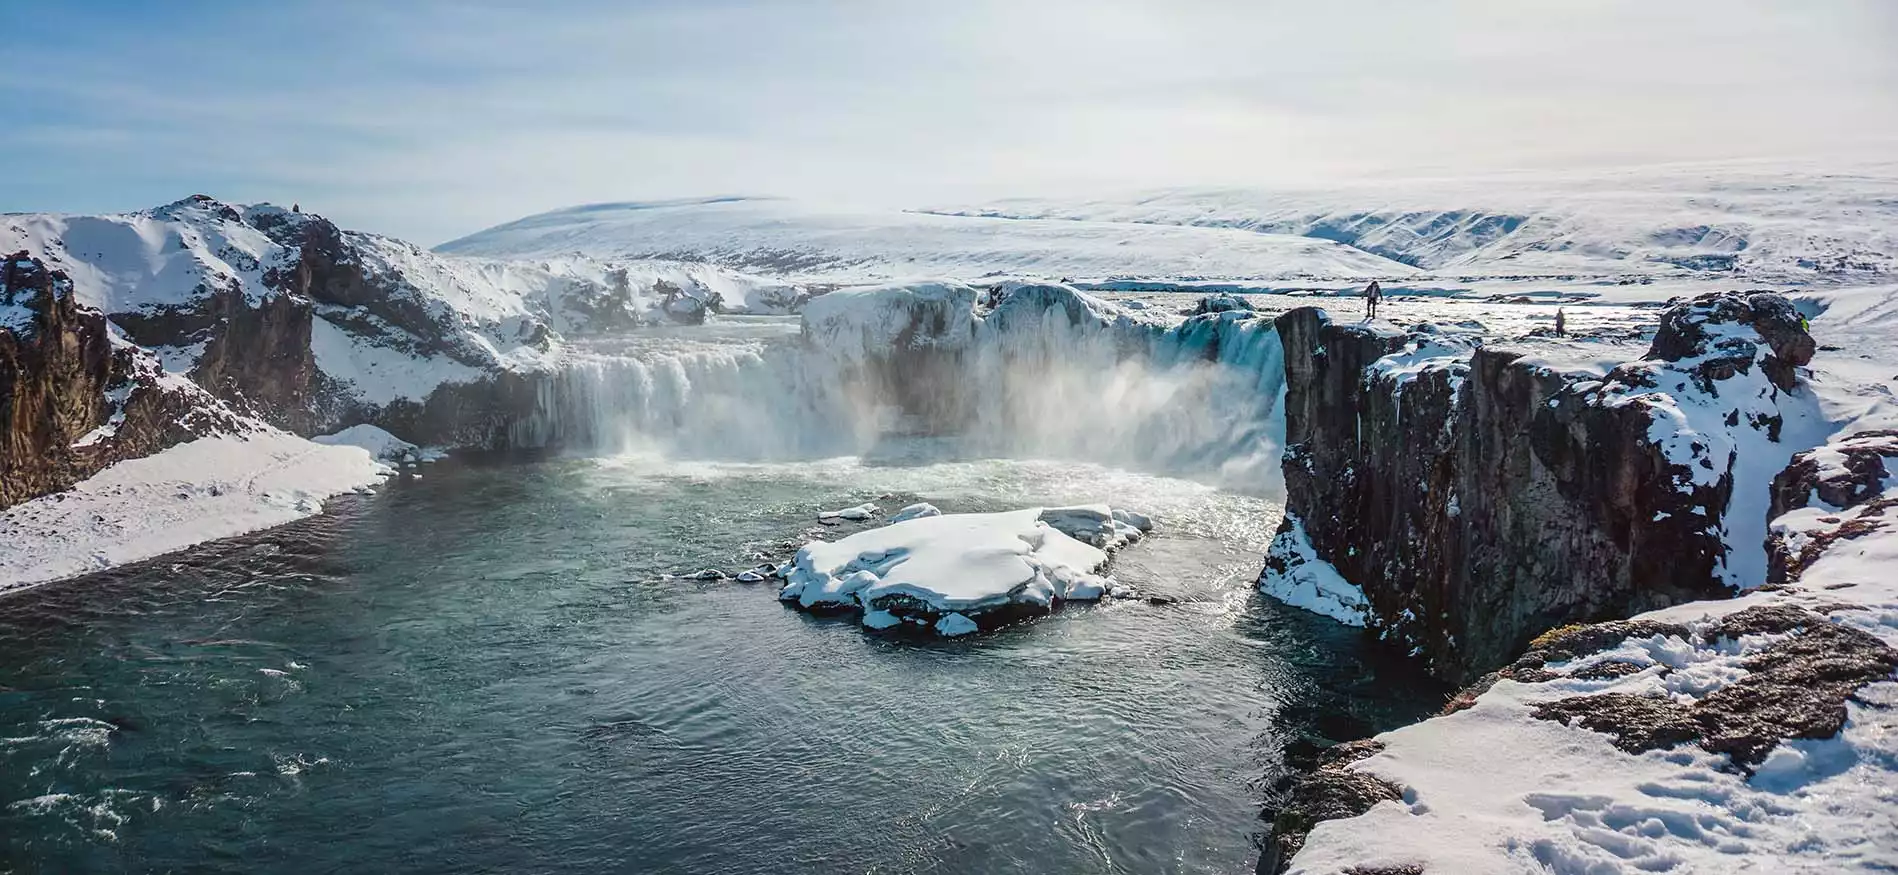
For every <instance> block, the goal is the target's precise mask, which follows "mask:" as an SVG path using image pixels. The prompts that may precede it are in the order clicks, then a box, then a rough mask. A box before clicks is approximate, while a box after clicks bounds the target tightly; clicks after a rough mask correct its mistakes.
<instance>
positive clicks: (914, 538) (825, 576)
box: [778, 506, 1131, 635]
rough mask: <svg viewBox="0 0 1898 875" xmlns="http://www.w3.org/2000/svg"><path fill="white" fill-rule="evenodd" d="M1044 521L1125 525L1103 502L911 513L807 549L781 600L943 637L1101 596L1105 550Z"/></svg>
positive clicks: (1086, 526) (1110, 527)
mask: <svg viewBox="0 0 1898 875" xmlns="http://www.w3.org/2000/svg"><path fill="white" fill-rule="evenodd" d="M1097 510H1098V511H1099V513H1098V514H1097V513H1094V511H1097ZM1049 518H1052V519H1054V520H1056V521H1057V522H1058V523H1061V524H1062V525H1064V526H1067V527H1069V528H1073V529H1075V530H1077V531H1081V532H1083V533H1094V532H1098V531H1100V530H1101V529H1102V528H1103V527H1105V529H1106V530H1107V531H1116V530H1117V529H1116V526H1117V525H1128V524H1126V523H1117V521H1115V520H1114V518H1113V512H1112V511H1111V510H1109V509H1107V508H1106V507H1104V506H1102V507H1098V508H1058V509H1055V510H1054V511H1053V512H1052V513H1049V512H1044V511H1043V510H1042V509H1040V508H1030V509H1027V510H1016V511H1006V512H1003V513H976V514H936V515H924V516H914V517H912V518H910V519H906V520H903V521H901V522H896V523H892V524H890V525H887V526H883V527H881V528H876V529H871V530H869V531H865V532H858V533H856V534H854V535H851V536H849V537H847V538H843V539H840V540H838V541H835V542H828V543H827V542H823V541H816V542H812V543H809V544H806V545H804V547H803V549H800V550H798V552H797V557H796V558H795V559H794V560H792V563H791V567H790V569H789V570H788V572H787V573H786V581H787V582H786V583H785V585H784V588H783V590H782V591H780V592H779V593H778V598H780V599H782V600H784V601H786V602H789V603H792V604H794V605H796V606H798V607H801V608H804V609H806V610H814V611H856V612H861V614H862V617H863V624H864V625H865V626H868V627H870V628H875V629H887V628H892V627H896V626H908V627H915V628H927V629H933V630H934V631H935V632H936V633H937V634H942V635H962V634H967V633H969V632H974V631H976V629H978V628H982V627H984V626H993V625H999V624H1000V623H1002V622H1006V621H1007V620H1009V619H1011V618H1013V617H1016V616H1020V615H1022V614H1033V613H1045V612H1047V611H1048V610H1050V609H1052V608H1053V607H1054V606H1055V605H1057V604H1059V603H1060V602H1063V601H1071V600H1080V601H1092V600H1095V599H1099V598H1101V597H1102V596H1103V595H1104V594H1106V592H1107V591H1108V589H1109V588H1110V587H1111V585H1112V581H1111V579H1110V578H1107V577H1104V576H1101V575H1100V573H1099V572H1100V571H1101V569H1102V568H1103V567H1104V566H1106V564H1107V561H1108V552H1107V550H1104V549H1102V548H1100V547H1096V546H1093V545H1090V544H1087V543H1083V542H1082V541H1079V540H1076V539H1075V538H1073V537H1070V536H1068V535H1066V534H1063V532H1062V531H1061V529H1060V528H1057V527H1056V526H1055V525H1051V524H1050V523H1048V522H1047V521H1046V520H1047V519H1049ZM1129 527H1130V528H1131V526H1129ZM1128 540H1130V539H1123V540H1120V541H1117V542H1113V543H1112V546H1113V547H1115V548H1118V547H1119V546H1120V545H1121V544H1124V543H1127V542H1128Z"/></svg>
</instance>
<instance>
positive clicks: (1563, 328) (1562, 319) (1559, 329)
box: [1555, 307, 1568, 337]
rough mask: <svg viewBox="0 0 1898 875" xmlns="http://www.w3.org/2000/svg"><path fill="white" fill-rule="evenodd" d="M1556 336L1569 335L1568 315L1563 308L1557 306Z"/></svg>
mask: <svg viewBox="0 0 1898 875" xmlns="http://www.w3.org/2000/svg"><path fill="white" fill-rule="evenodd" d="M1555 336H1556V337H1567V336H1568V317H1567V316H1565V315H1563V314H1562V308H1561V307H1557V308H1555Z"/></svg>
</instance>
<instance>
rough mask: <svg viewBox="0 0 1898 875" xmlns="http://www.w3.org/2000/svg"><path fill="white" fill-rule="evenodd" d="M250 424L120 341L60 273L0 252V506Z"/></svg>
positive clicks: (22, 255) (27, 258) (101, 315)
mask: <svg viewBox="0 0 1898 875" xmlns="http://www.w3.org/2000/svg"><path fill="white" fill-rule="evenodd" d="M247 427H249V426H248V424H247V423H245V422H244V421H243V420H242V419H241V418H240V417H237V416H234V415H232V414H231V413H230V411H228V410H226V409H224V408H223V407H222V406H220V405H218V404H217V403H216V401H215V400H214V399H211V398H209V397H208V396H206V395H205V393H204V392H203V391H201V390H199V389H198V388H197V387H196V386H194V385H192V384H191V383H189V382H187V381H185V380H182V379H178V378H175V377H172V378H167V376H166V375H165V374H164V373H163V371H162V369H161V368H160V366H159V363H158V362H157V360H156V359H154V358H153V357H152V356H151V355H149V354H148V353H146V352H145V351H144V350H142V349H139V348H138V347H136V346H134V345H132V344H130V343H125V342H123V341H117V340H116V339H115V338H114V337H113V336H112V331H111V328H110V326H109V325H108V324H107V322H106V317H105V314H104V313H101V312H99V311H98V310H96V309H94V308H91V307H86V306H83V305H81V304H80V303H79V302H78V300H77V299H76V298H75V296H74V294H73V285H72V280H71V279H70V278H69V277H67V276H66V275H65V274H64V273H62V272H59V271H57V270H51V269H48V267H47V266H46V264H45V262H43V261H40V260H39V259H36V258H33V257H31V256H29V255H27V254H26V253H23V252H22V253H17V254H14V255H10V256H8V257H7V258H6V259H5V261H4V262H0V508H4V507H10V506H12V505H14V504H18V503H20V502H22V501H26V500H28V499H31V498H35V497H38V496H41V495H45V494H47V493H51V492H57V491H59V490H61V489H65V488H67V487H69V486H71V485H73V484H74V483H77V482H79V481H80V480H83V479H85V478H86V477H89V476H91V475H92V474H94V473H96V472H97V471H99V470H100V469H101V468H104V467H106V466H107V465H111V464H113V463H114V462H118V461H121V460H124V459H131V458H136V457H139V456H144V455H148V454H150V453H154V452H157V451H159V450H162V449H164V448H166V447H169V446H171V445H173V444H176V443H179V442H181V441H185V440H190V439H191V438H193V437H197V436H201V435H204V434H209V433H212V432H218V431H226V432H229V431H240V430H243V429H244V428H247Z"/></svg>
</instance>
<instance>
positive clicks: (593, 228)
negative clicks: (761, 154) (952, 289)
mask: <svg viewBox="0 0 1898 875" xmlns="http://www.w3.org/2000/svg"><path fill="white" fill-rule="evenodd" d="M437 250H438V251H440V252H445V253H451V254H460V255H479V256H486V257H491V258H552V257H558V256H563V255H575V254H578V255H582V256H589V257H593V258H663V259H681V260H694V261H697V260H702V261H707V262H710V263H712V264H717V265H720V266H723V267H728V268H732V269H735V270H743V271H750V272H755V273H763V274H770V275H777V276H784V277H790V278H797V279H803V280H811V281H823V282H835V283H862V282H875V281H881V280H888V279H894V278H910V277H921V276H935V277H951V278H956V279H964V280H971V279H980V278H983V277H996V276H1030V277H1043V278H1049V279H1054V278H1060V277H1071V278H1075V279H1109V278H1141V279H1257V278H1262V277H1265V278H1279V279H1311V280H1324V279H1343V278H1355V277H1361V276H1377V277H1403V276H1410V275H1413V274H1416V273H1417V272H1418V271H1416V270H1415V269H1414V268H1412V267H1410V266H1408V265H1404V264H1400V263H1398V262H1394V261H1391V260H1390V259H1387V258H1383V257H1381V256H1377V255H1373V254H1371V253H1368V252H1364V251H1362V250H1358V249H1353V248H1351V247H1349V246H1344V245H1342V244H1339V243H1335V242H1333V241H1330V240H1320V239H1315V238H1311V237H1300V236H1293V235H1287V234H1261V233H1257V232H1255V231H1251V230H1240V229H1232V228H1197V227H1179V226H1168V225H1158V224H1152V223H1145V224H1140V223H1131V222H1109V221H1068V220H1062V219H1050V220H1016V219H1001V218H984V217H970V216H946V215H933V214H929V213H917V212H905V211H902V210H893V209H890V210H875V209H855V208H843V207H831V206H824V205H818V204H812V203H806V202H802V201H794V200H784V199H777V198H706V199H697V200H679V201H659V202H649V203H615V204H594V205H590V206H582V207H573V208H571V209H564V210H555V211H553V212H550V213H542V214H540V215H537V216H529V217H527V218H525V219H521V220H519V221H516V222H510V223H508V224H506V225H501V226H499V227H495V228H491V229H489V230H486V231H482V232H480V233H477V234H474V235H471V236H468V237H463V238H462V239H460V240H455V241H451V242H449V243H445V244H442V245H441V246H439V247H437Z"/></svg>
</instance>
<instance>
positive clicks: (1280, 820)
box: [1259, 739, 1403, 875]
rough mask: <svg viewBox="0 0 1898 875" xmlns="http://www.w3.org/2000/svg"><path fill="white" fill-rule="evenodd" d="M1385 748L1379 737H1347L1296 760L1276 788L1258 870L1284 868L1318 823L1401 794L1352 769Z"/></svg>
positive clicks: (1270, 873)
mask: <svg viewBox="0 0 1898 875" xmlns="http://www.w3.org/2000/svg"><path fill="white" fill-rule="evenodd" d="M1383 749H1384V744H1383V743H1382V742H1379V741H1373V740H1370V739H1365V740H1362V741H1350V742H1345V743H1344V744H1339V745H1335V746H1333V747H1329V748H1326V749H1324V750H1322V751H1319V752H1318V753H1317V754H1315V756H1314V758H1313V760H1312V761H1311V762H1309V763H1302V764H1300V766H1302V768H1301V769H1300V771H1299V772H1298V773H1297V774H1295V775H1294V776H1293V777H1291V778H1289V779H1288V780H1287V781H1286V782H1285V786H1284V787H1282V788H1279V792H1278V794H1277V795H1278V802H1277V804H1276V805H1275V806H1274V808H1273V810H1272V811H1270V812H1269V814H1270V820H1271V821H1272V832H1271V835H1270V836H1269V837H1267V839H1266V844H1265V849H1264V850H1263V851H1262V852H1261V853H1260V855H1259V872H1261V873H1264V875H1277V873H1280V872H1284V871H1285V870H1286V868H1287V867H1289V866H1290V865H1291V862H1292V857H1293V856H1295V855H1296V854H1297V853H1298V850H1299V848H1301V847H1303V846H1304V844H1305V837H1306V836H1307V835H1310V834H1311V830H1312V827H1314V826H1317V825H1318V824H1319V823H1322V822H1324V821H1327V820H1341V819H1343V818H1347V817H1356V816H1358V815H1360V814H1363V813H1364V812H1366V811H1370V810H1371V806H1373V805H1376V804H1377V803H1379V802H1396V801H1399V800H1401V799H1403V791H1402V790H1400V789H1399V788H1398V787H1396V786H1395V785H1393V784H1391V783H1390V782H1389V781H1385V780H1382V779H1380V778H1377V777H1375V776H1373V775H1369V774H1366V773H1364V772H1359V771H1353V770H1352V769H1351V768H1350V765H1351V764H1352V763H1355V762H1357V761H1358V760H1361V759H1364V758H1365V757H1368V756H1371V755H1372V754H1375V753H1377V752H1379V751H1381V750H1383Z"/></svg>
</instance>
